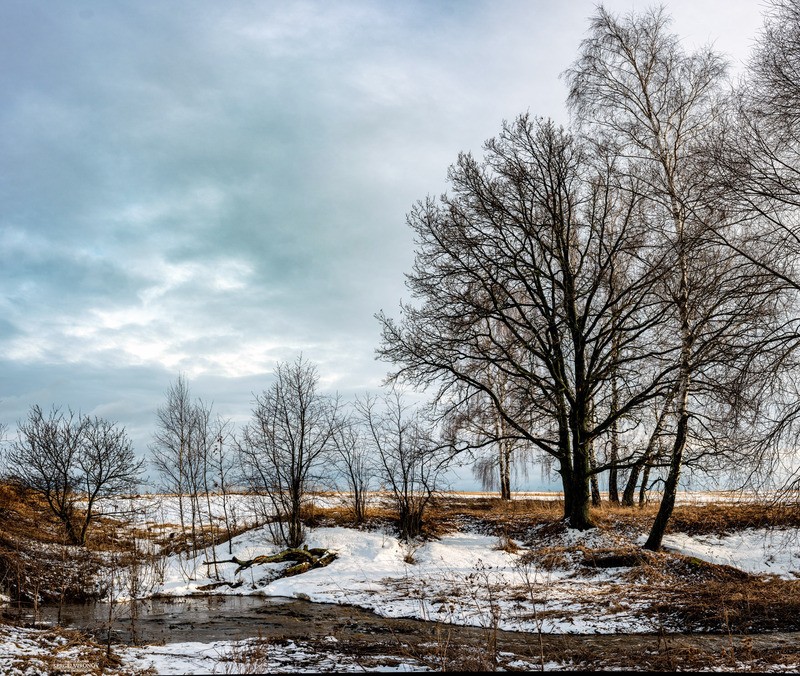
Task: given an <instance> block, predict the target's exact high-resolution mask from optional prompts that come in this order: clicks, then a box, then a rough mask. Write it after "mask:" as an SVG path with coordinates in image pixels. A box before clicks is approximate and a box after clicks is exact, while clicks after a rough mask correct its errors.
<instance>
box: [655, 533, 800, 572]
mask: <svg viewBox="0 0 800 676" xmlns="http://www.w3.org/2000/svg"><path fill="white" fill-rule="evenodd" d="M664 546H665V547H667V548H669V549H672V550H674V551H677V552H679V553H681V554H684V555H686V556H694V557H696V558H698V559H702V560H704V561H709V562H711V563H717V564H722V565H727V566H733V567H734V568H738V569H739V570H743V571H745V572H747V573H752V574H754V575H776V576H778V577H781V578H783V579H789V580H791V579H796V578H798V577H800V540H798V533H797V531H791V530H769V529H764V528H760V529H758V528H749V529H747V530H743V531H739V532H736V533H729V534H727V535H724V536H717V535H704V536H691V535H687V534H686V533H675V534H671V535H666V536H665V537H664Z"/></svg>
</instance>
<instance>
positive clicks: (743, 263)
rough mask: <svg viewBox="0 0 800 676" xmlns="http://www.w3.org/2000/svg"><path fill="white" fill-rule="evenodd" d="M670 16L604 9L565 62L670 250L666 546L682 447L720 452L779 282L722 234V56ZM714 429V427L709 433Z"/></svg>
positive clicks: (590, 130)
mask: <svg viewBox="0 0 800 676" xmlns="http://www.w3.org/2000/svg"><path fill="white" fill-rule="evenodd" d="M669 21H670V20H669V17H668V16H667V14H666V13H665V11H664V9H663V8H661V9H652V10H649V11H646V12H644V13H642V14H635V13H631V14H628V15H625V16H623V17H617V16H614V15H612V14H611V13H609V12H608V11H606V10H605V9H604V8H603V7H600V8H598V10H597V12H596V14H595V15H594V17H593V18H592V20H591V26H590V32H589V36H588V37H587V38H586V39H585V40H584V42H583V44H582V46H581V52H580V55H579V58H578V60H577V61H576V62H575V64H574V65H573V67H572V68H571V69H570V70H568V71H567V73H566V75H567V80H568V83H569V86H570V98H569V102H570V105H571V107H572V110H573V112H574V113H575V115H576V118H577V119H578V120H579V122H580V123H581V124H582V125H583V129H584V130H585V132H586V133H587V134H589V135H590V136H591V137H592V138H593V139H595V140H596V142H598V143H601V144H603V145H604V146H606V147H608V148H611V149H613V151H614V153H615V154H616V156H618V157H619V158H620V162H619V163H618V167H619V169H620V171H621V172H623V173H627V174H629V175H631V176H636V177H637V178H638V179H639V180H640V181H641V183H643V184H644V185H645V187H646V189H645V190H644V192H643V197H644V199H645V202H644V204H643V208H644V209H645V210H646V212H647V213H649V214H650V215H651V218H650V222H651V224H652V226H653V227H654V231H655V232H656V234H658V235H659V236H660V237H661V244H660V246H661V247H663V250H664V251H665V256H666V259H667V260H671V261H672V265H671V267H672V272H671V274H668V275H666V276H664V277H663V278H662V280H663V288H662V291H661V297H662V298H663V299H664V301H665V302H666V303H668V304H669V305H671V310H670V311H669V312H667V313H666V314H665V319H666V320H668V321H669V322H670V323H672V325H673V326H674V334H675V335H676V336H677V337H678V340H677V342H676V343H675V344H674V347H673V350H672V351H671V353H672V354H674V355H675V357H676V360H675V376H676V377H675V380H674V382H675V388H674V395H670V396H673V406H674V410H673V411H672V416H674V421H675V425H674V435H673V443H672V447H671V449H670V452H669V457H668V459H667V463H668V467H667V476H666V480H665V483H664V492H663V498H662V501H661V505H660V509H659V513H658V515H657V516H656V519H655V522H654V524H653V527H652V529H651V532H650V536H649V538H648V541H647V544H646V545H645V546H646V547H648V548H650V549H658V548H659V547H660V544H661V539H662V537H663V534H664V530H665V528H666V524H667V522H668V520H669V518H670V515H671V513H672V510H673V508H674V504H675V495H676V491H677V487H678V484H679V481H680V476H681V468H682V467H683V466H684V464H685V463H686V462H687V460H688V458H687V457H686V451H687V448H690V449H700V450H699V451H696V452H695V453H696V458H695V459H698V458H700V457H707V456H708V454H709V453H711V452H719V451H720V450H721V449H720V446H719V443H718V442H719V439H720V436H719V435H720V434H721V433H722V432H721V430H722V427H721V425H722V422H723V421H726V422H731V423H732V421H733V420H734V419H735V418H736V416H737V412H736V411H734V404H735V406H739V410H740V411H741V410H742V407H743V402H744V401H745V399H746V397H745V392H746V391H747V388H748V387H749V386H752V385H753V379H752V376H753V373H754V371H753V366H754V365H755V364H756V363H757V362H758V361H759V357H761V356H763V354H764V352H763V350H762V347H763V345H764V344H765V341H769V340H770V339H771V331H772V325H771V324H770V321H771V319H773V318H774V317H775V316H776V314H777V312H778V304H779V301H778V300H777V296H778V295H779V291H780V289H779V288H777V287H778V285H776V284H775V282H774V280H773V279H771V278H770V277H769V276H768V275H766V274H764V272H763V271H759V270H758V269H757V268H756V267H754V266H753V265H752V264H751V262H750V261H748V259H747V258H746V257H742V256H741V255H740V252H739V251H737V250H736V249H735V248H733V249H732V248H731V247H730V246H729V242H726V241H724V240H723V239H722V238H720V237H719V234H720V233H723V232H724V233H726V234H728V235H729V236H731V237H733V236H734V235H735V232H736V229H735V228H734V227H732V225H733V223H732V222H731V220H730V219H729V217H728V216H727V215H726V213H725V211H724V210H723V209H721V208H719V207H720V204H719V194H715V191H714V190H715V188H717V187H718V186H714V185H712V184H710V183H709V181H708V180H706V176H707V174H708V170H709V167H710V166H711V165H712V162H711V158H710V155H711V151H710V146H711V143H710V139H711V138H713V137H714V134H715V125H717V123H718V121H719V120H720V115H719V114H718V113H719V107H720V104H721V99H720V96H719V90H720V87H721V85H722V83H723V82H724V79H723V78H724V74H725V64H724V62H723V61H722V59H721V58H720V57H719V56H718V55H717V54H716V53H714V52H713V51H712V50H710V49H704V50H699V51H697V52H694V53H686V52H685V51H684V50H683V48H682V47H681V45H680V42H679V40H678V38H677V37H676V36H675V35H674V34H672V33H670V32H669V30H668V25H669ZM659 222H660V223H662V224H663V225H662V226H661V227H658V226H657V225H656V224H657V223H659ZM672 391H673V390H672V389H669V390H666V391H665V392H664V394H666V393H667V392H672ZM692 421H694V423H695V425H694V426H692V425H691V423H692ZM711 428H714V429H715V432H714V435H710V434H709V435H704V434H703V433H704V431H708V430H710V429H711Z"/></svg>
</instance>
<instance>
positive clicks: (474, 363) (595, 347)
mask: <svg viewBox="0 0 800 676" xmlns="http://www.w3.org/2000/svg"><path fill="white" fill-rule="evenodd" d="M614 165H615V160H614V157H613V156H612V155H609V154H608V153H601V152H595V149H593V148H591V147H589V146H588V144H582V143H579V142H578V141H577V140H576V139H575V138H574V137H573V136H572V135H571V134H570V133H569V132H567V131H565V130H564V129H562V128H559V127H558V126H557V125H555V124H554V123H552V122H550V121H547V120H542V119H535V118H532V117H530V116H528V115H523V116H520V117H519V118H518V119H517V120H515V121H514V122H513V123H506V124H504V125H503V129H502V132H501V134H500V135H499V136H498V137H497V138H494V139H491V140H490V141H488V142H487V143H486V145H485V158H484V159H483V160H482V161H479V160H477V159H475V158H474V157H473V156H472V155H469V154H462V155H460V156H459V159H458V162H457V164H456V165H455V166H453V167H452V168H451V169H450V172H449V184H450V190H451V192H450V193H449V194H446V195H443V196H442V197H441V198H440V199H439V200H438V201H436V200H434V199H431V198H429V199H427V200H425V201H423V202H420V203H418V204H417V205H416V206H415V208H414V209H413V210H412V212H411V213H410V214H409V216H408V222H409V224H410V226H411V227H412V228H413V229H414V231H415V233H416V241H417V255H416V262H415V265H414V270H413V272H412V273H411V274H410V275H408V281H407V285H408V287H409V289H410V291H411V293H412V296H413V297H414V299H415V300H414V302H413V303H412V304H406V305H403V306H402V318H401V320H400V321H394V320H392V319H390V318H388V317H387V316H385V315H384V314H383V313H381V314H380V315H379V316H378V318H379V320H380V322H381V324H382V327H383V342H382V345H381V347H380V348H379V350H378V353H379V355H380V356H381V357H382V358H383V359H385V360H387V361H389V362H391V363H392V364H394V366H395V370H394V371H393V373H392V374H391V377H392V378H393V379H395V380H406V381H408V382H410V383H412V384H414V385H416V386H435V387H437V388H438V390H437V400H438V402H439V404H440V406H442V407H444V408H445V409H447V410H455V409H457V408H459V407H464V406H469V402H470V400H471V399H474V398H482V399H488V400H489V401H490V402H491V405H492V407H493V409H494V411H496V413H497V415H498V416H499V418H500V419H501V420H502V421H503V423H504V424H505V425H506V426H507V428H508V430H510V431H509V432H507V433H506V436H509V437H512V436H516V437H518V438H519V439H522V440H524V441H525V442H526V443H528V444H529V445H531V446H533V447H536V448H538V449H540V450H541V451H543V452H544V453H546V454H549V455H550V456H552V457H553V458H554V459H555V460H556V461H557V463H558V468H557V470H558V472H559V474H560V475H561V479H562V484H563V487H564V496H565V507H564V509H565V517H566V518H567V519H568V520H569V522H570V524H571V525H572V526H573V527H576V528H581V529H583V528H588V527H591V526H592V525H593V524H592V521H591V518H590V515H589V495H590V493H589V479H590V476H591V475H592V474H593V473H596V472H600V471H604V470H605V469H607V466H606V465H604V464H596V465H593V464H592V448H593V443H594V441H595V439H597V438H598V437H601V436H602V435H605V434H607V433H608V432H609V431H610V430H611V429H612V427H613V425H614V424H615V422H616V421H618V420H619V419H620V418H622V417H624V416H627V415H631V414H632V413H633V412H634V411H636V410H638V409H639V408H641V407H643V406H644V405H645V404H646V403H647V402H648V401H649V400H650V399H652V398H654V397H657V396H659V394H660V393H661V392H662V391H663V390H665V389H668V387H669V385H668V381H669V380H670V378H671V377H672V374H673V372H674V371H675V370H676V368H677V367H676V366H675V350H676V348H675V346H671V345H670V344H669V341H665V340H662V337H661V336H660V327H661V326H662V324H663V321H662V320H663V319H664V314H665V313H666V312H668V311H669V310H668V308H667V307H665V306H664V304H663V303H660V302H659V301H658V299H657V298H655V297H654V295H653V288H654V285H655V283H656V282H657V281H658V280H659V278H660V277H661V276H663V275H664V274H666V270H665V268H664V266H663V265H661V264H660V261H658V260H657V259H656V260H651V257H650V253H651V251H652V250H653V249H651V248H649V247H648V246H647V243H648V237H649V228H648V226H649V224H648V223H646V222H645V220H644V219H643V218H642V214H641V198H640V193H641V186H640V184H641V179H639V178H637V177H635V176H632V175H628V176H624V177H623V180H624V181H625V182H626V186H625V189H621V187H620V186H619V185H618V183H619V176H618V174H617V172H616V169H615V166H614ZM623 261H624V263H623ZM613 269H617V270H619V271H620V272H622V271H624V276H619V275H618V276H617V278H616V279H617V283H616V284H614V285H610V284H609V283H608V280H609V278H610V276H611V274H612V270H613ZM498 374H502V376H503V382H504V391H503V393H501V392H500V391H499V390H498V389H497V388H496V387H494V386H493V383H497V382H498V378H497V375H498ZM612 377H614V378H618V379H622V380H624V382H625V387H624V388H622V389H621V391H619V392H618V393H617V397H616V399H615V401H614V405H611V398H610V397H609V396H608V395H607V392H608V391H609V384H610V382H611V379H612ZM630 460H631V458H618V459H617V460H616V462H617V465H619V464H620V462H628V461H630Z"/></svg>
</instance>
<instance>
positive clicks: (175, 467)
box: [150, 374, 196, 533]
mask: <svg viewBox="0 0 800 676" xmlns="http://www.w3.org/2000/svg"><path fill="white" fill-rule="evenodd" d="M195 423H196V416H195V411H194V405H193V404H192V401H191V395H190V392H189V382H188V380H187V379H186V376H184V375H183V374H180V375H178V378H177V380H176V381H175V382H174V383H172V384H171V385H170V386H169V389H167V392H166V402H165V404H164V405H163V406H161V407H160V408H158V410H157V411H156V431H155V432H154V434H153V443H152V444H151V445H150V452H151V460H152V463H153V465H154V466H155V469H156V471H157V472H158V474H159V475H160V477H161V486H162V489H163V490H165V491H167V492H169V493H174V494H175V495H176V496H177V498H178V512H179V518H180V522H181V531H182V532H184V533H185V532H186V511H187V505H186V494H187V491H188V489H189V485H190V471H191V468H192V465H193V464H194V463H193V462H192V461H191V458H190V456H191V454H192V448H191V444H192V440H193V435H195V433H196V430H195Z"/></svg>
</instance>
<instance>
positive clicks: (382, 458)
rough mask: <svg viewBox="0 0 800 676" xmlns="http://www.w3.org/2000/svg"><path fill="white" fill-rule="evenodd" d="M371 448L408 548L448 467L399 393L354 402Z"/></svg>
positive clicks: (415, 412)
mask: <svg viewBox="0 0 800 676" xmlns="http://www.w3.org/2000/svg"><path fill="white" fill-rule="evenodd" d="M356 409H357V410H358V411H359V413H360V414H361V417H362V420H363V421H364V425H365V427H366V429H367V434H368V437H369V439H370V441H371V442H372V444H371V445H372V447H373V451H374V454H375V456H376V457H377V461H378V466H379V470H378V471H379V476H380V479H381V481H382V482H383V483H384V484H385V485H386V486H388V487H389V489H390V491H391V494H392V498H393V500H394V503H395V507H396V508H397V513H398V517H399V530H400V537H401V538H402V539H403V540H405V541H406V542H408V541H409V540H411V539H413V538H415V537H418V536H419V535H421V534H422V526H423V516H424V513H425V509H426V507H427V506H428V505H429V503H430V501H431V499H432V498H433V496H434V493H435V491H436V488H437V482H438V480H439V477H440V474H441V472H442V469H443V467H444V462H443V457H442V456H441V454H440V453H439V452H438V448H439V447H438V446H437V445H436V444H435V443H434V441H433V433H432V430H431V427H430V426H429V425H428V424H426V422H425V420H424V418H423V416H422V414H421V413H420V411H419V410H418V409H417V410H415V409H412V408H411V407H410V406H409V405H408V404H406V403H405V402H404V401H403V396H402V394H401V393H400V392H399V391H397V390H396V389H392V390H391V391H389V392H387V393H386V394H384V395H383V396H382V397H376V396H370V395H367V396H366V397H364V398H363V399H357V400H356Z"/></svg>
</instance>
